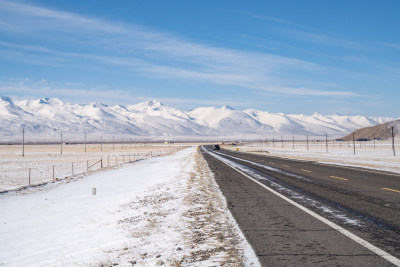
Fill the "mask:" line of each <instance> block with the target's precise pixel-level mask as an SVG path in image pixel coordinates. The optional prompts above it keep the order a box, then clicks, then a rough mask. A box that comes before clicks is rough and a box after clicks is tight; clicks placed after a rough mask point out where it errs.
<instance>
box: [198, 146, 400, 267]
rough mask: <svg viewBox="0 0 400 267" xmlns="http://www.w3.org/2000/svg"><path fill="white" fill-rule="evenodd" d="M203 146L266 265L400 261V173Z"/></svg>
mask: <svg viewBox="0 0 400 267" xmlns="http://www.w3.org/2000/svg"><path fill="white" fill-rule="evenodd" d="M201 151H202V153H203V156H204V158H205V160H206V161H207V163H208V165H209V167H210V169H211V170H212V171H213V173H214V177H215V180H216V182H217V183H218V185H219V187H220V189H221V191H222V193H223V194H224V196H225V198H226V200H227V203H228V207H229V209H230V211H231V213H232V215H233V216H234V218H235V219H236V221H237V223H238V225H239V227H240V228H241V230H242V231H243V233H244V235H245V236H246V238H247V239H248V241H249V243H250V244H251V245H252V247H253V249H254V251H255V252H256V255H257V256H258V258H259V260H260V262H261V263H262V265H263V266H316V265H317V266H395V265H399V266H400V260H399V259H400V175H398V174H393V173H388V172H380V171H375V170H368V169H362V168H353V167H341V166H334V165H326V164H320V163H316V162H311V161H298V160H290V159H285V158H278V157H271V156H264V155H255V154H248V153H241V152H233V151H228V150H221V151H212V150H211V149H207V148H206V147H203V148H202V149H201ZM294 202H295V203H294ZM308 211H310V212H308ZM312 214H315V215H312ZM318 216H320V217H321V218H322V219H318ZM324 220H326V221H328V222H324ZM338 228H340V229H342V230H340V229H339V230H338ZM348 232H349V234H346V233H348ZM352 235H354V236H355V237H354V236H352ZM351 237H352V238H351ZM363 244H364V245H363Z"/></svg>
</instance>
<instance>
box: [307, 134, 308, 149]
mask: <svg viewBox="0 0 400 267" xmlns="http://www.w3.org/2000/svg"><path fill="white" fill-rule="evenodd" d="M307 151H308V134H307Z"/></svg>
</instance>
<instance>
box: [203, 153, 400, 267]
mask: <svg viewBox="0 0 400 267" xmlns="http://www.w3.org/2000/svg"><path fill="white" fill-rule="evenodd" d="M208 153H209V154H211V155H212V154H213V153H210V152H208ZM214 158H216V157H214ZM216 159H218V158H216ZM218 160H219V161H221V160H220V159H218ZM221 162H222V163H225V164H226V165H228V166H229V167H231V168H232V169H234V170H236V171H237V172H239V173H240V174H242V175H243V176H245V177H247V178H249V179H250V180H252V181H253V182H255V183H256V184H258V185H260V186H262V187H264V188H265V189H267V190H268V191H270V192H271V193H273V194H275V195H277V196H278V197H280V198H282V199H284V200H286V201H287V202H289V203H290V204H292V205H294V206H295V207H297V208H299V209H301V210H302V211H305V212H306V213H308V214H310V215H311V216H313V217H314V218H316V219H318V220H320V221H321V222H323V223H325V224H327V225H329V226H330V227H332V228H333V229H335V230H337V231H339V232H340V233H342V234H344V235H345V236H347V237H349V238H350V239H352V240H354V241H355V242H357V243H358V244H360V245H362V246H364V247H365V248H367V249H369V250H371V251H372V252H374V253H376V254H378V255H379V256H381V257H382V258H384V259H386V260H388V261H390V262H391V263H393V264H395V265H397V266H400V260H399V259H398V258H396V257H394V256H392V255H390V254H389V253H387V252H385V251H383V250H382V249H380V248H378V247H376V246H374V245H372V244H371V243H369V242H368V241H366V240H364V239H362V238H360V237H358V236H356V235H355V234H353V233H351V232H349V231H347V230H346V229H344V228H342V227H341V226H339V225H337V224H335V223H333V222H331V221H329V220H327V219H325V218H324V217H322V216H320V215H318V214H317V213H315V212H313V211H311V210H309V209H307V208H306V207H304V206H302V205H300V204H298V203H297V202H294V201H293V200H291V199H290V198H288V197H286V196H284V195H282V194H280V193H278V192H276V191H275V190H273V189H272V188H270V187H268V186H266V185H265V184H263V183H261V182H259V181H257V180H256V179H254V178H253V177H251V176H249V175H247V174H246V173H244V172H242V171H240V170H238V169H236V168H234V167H233V166H231V165H229V164H228V163H226V162H224V161H221Z"/></svg>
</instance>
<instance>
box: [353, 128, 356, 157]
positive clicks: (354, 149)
mask: <svg viewBox="0 0 400 267" xmlns="http://www.w3.org/2000/svg"><path fill="white" fill-rule="evenodd" d="M353 151H354V155H355V154H356V143H355V141H354V132H353Z"/></svg>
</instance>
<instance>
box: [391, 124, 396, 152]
mask: <svg viewBox="0 0 400 267" xmlns="http://www.w3.org/2000/svg"><path fill="white" fill-rule="evenodd" d="M392 149H393V156H396V151H395V150H394V129H393V126H392Z"/></svg>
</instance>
